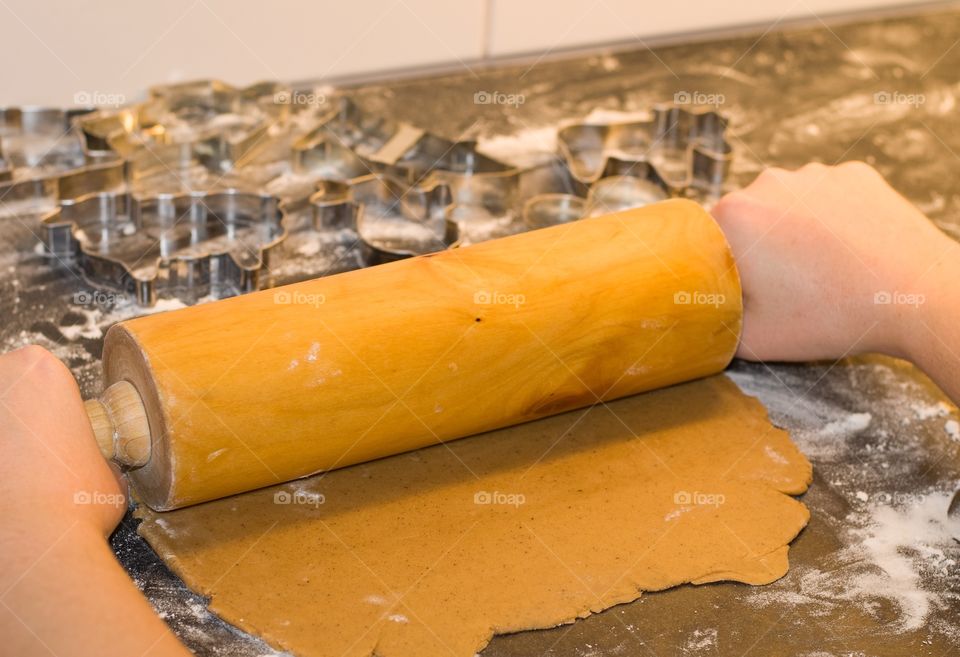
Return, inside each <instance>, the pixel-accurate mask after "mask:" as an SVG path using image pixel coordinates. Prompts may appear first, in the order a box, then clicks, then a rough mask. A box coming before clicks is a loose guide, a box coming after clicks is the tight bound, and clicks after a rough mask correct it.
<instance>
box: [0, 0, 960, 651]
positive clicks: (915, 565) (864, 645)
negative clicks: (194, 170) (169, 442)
mask: <svg viewBox="0 0 960 657" xmlns="http://www.w3.org/2000/svg"><path fill="white" fill-rule="evenodd" d="M957 35H960V10H952V9H949V8H948V9H941V10H938V11H937V12H935V13H926V14H922V15H915V16H908V17H899V18H887V19H882V20H865V21H862V22H856V23H848V24H842V25H840V24H836V25H835V24H832V23H829V22H828V23H825V24H818V25H816V26H814V27H812V28H809V29H797V30H789V31H785V32H780V31H776V30H771V31H769V32H767V33H765V34H763V35H759V34H757V35H753V36H745V37H742V38H733V39H725V40H719V41H713V42H706V43H697V44H690V45H680V46H673V47H666V48H659V49H656V50H654V51H650V50H647V49H640V50H636V51H631V52H618V53H610V54H598V55H591V56H583V57H580V58H573V59H568V60H562V61H555V60H552V61H549V62H547V61H541V62H536V63H533V62H531V63H530V64H527V65H523V66H516V67H513V66H512V67H504V68H497V69H490V70H473V71H470V70H465V71H464V72H462V73H459V74H456V75H452V76H447V77H439V78H430V79H415V80H405V81H400V82H396V83H390V84H380V85H370V86H364V87H360V88H356V89H353V90H351V91H350V93H351V95H353V96H354V97H355V99H356V100H357V101H358V102H359V103H361V104H362V105H363V106H364V107H367V108H369V109H370V110H372V111H376V112H382V113H384V114H388V115H391V116H395V117H397V118H401V119H405V120H408V121H411V122H413V123H416V124H420V125H424V126H429V127H430V129H432V130H435V131H437V132H440V133H442V134H444V135H445V136H448V137H451V138H457V137H459V138H466V137H472V138H479V139H481V143H482V144H483V146H484V147H485V148H486V149H487V150H488V152H490V153H491V154H494V155H497V156H499V157H501V158H505V159H510V158H513V157H519V158H522V157H524V156H525V155H526V154H528V153H531V152H536V151H541V152H542V151H552V150H553V148H554V141H553V137H554V127H555V126H556V124H557V123H558V122H560V121H562V120H566V119H573V118H577V117H584V116H586V115H588V114H591V113H593V114H594V116H595V117H596V116H601V115H604V114H606V115H608V116H613V117H618V116H621V117H622V116H628V117H629V116H631V115H633V114H634V113H638V112H643V111H645V110H646V109H647V108H649V107H650V106H651V105H652V104H654V103H657V102H662V101H673V100H674V99H676V98H680V99H682V98H684V96H683V95H682V94H688V95H689V96H690V97H693V95H695V94H701V95H702V96H700V97H712V98H713V100H714V101H716V102H718V104H719V109H720V110H721V111H723V112H724V113H725V114H726V115H727V116H729V117H730V122H731V123H730V134H728V138H729V140H730V142H731V143H732V145H733V148H734V151H735V159H734V164H733V171H732V173H731V178H730V180H729V182H728V186H729V187H736V186H738V185H743V184H746V183H747V182H749V181H750V179H751V178H752V177H753V176H755V175H756V173H757V172H759V171H760V170H761V169H762V168H763V167H764V166H770V165H775V166H782V167H796V166H799V165H801V164H802V163H804V162H807V161H810V160H818V161H821V162H826V163H834V162H837V161H841V160H845V159H862V160H866V161H868V162H870V163H872V164H873V165H874V166H876V167H877V168H878V169H880V171H881V172H882V173H883V174H884V175H885V176H887V177H888V179H889V180H890V181H891V183H892V184H893V185H894V186H895V187H896V188H897V189H898V190H900V191H901V192H902V193H903V194H905V195H906V196H907V197H909V198H910V200H912V201H913V202H914V203H916V204H917V205H918V206H919V207H920V208H921V209H922V210H923V211H924V212H926V213H927V214H928V215H929V216H930V217H931V218H932V219H933V220H934V221H935V222H937V224H938V225H939V226H940V227H941V228H942V229H943V230H945V231H947V232H948V233H950V234H951V235H953V236H955V237H960V194H958V193H957V183H956V180H957V177H958V175H957V174H958V171H960V156H958V153H960V124H958V122H957V120H956V113H957V107H956V105H957V98H958V94H960V82H958V80H957V76H956V71H957V70H958V69H960V47H957ZM480 91H486V92H499V93H503V94H522V95H523V99H524V102H523V103H522V104H517V105H497V104H486V105H485V104H480V105H477V104H475V103H474V94H476V93H477V92H480ZM677 94H681V95H680V96H678V95H677ZM38 238H39V231H38V229H37V225H36V221H35V218H31V217H23V216H21V217H5V218H3V219H2V220H0V317H2V318H3V319H2V322H0V350H2V351H6V350H9V349H13V348H16V347H18V346H22V345H24V344H28V343H33V342H35V343H39V344H42V345H44V346H46V347H48V348H50V349H51V350H53V351H54V352H55V353H56V354H57V355H58V356H59V357H61V358H62V359H63V360H64V361H65V362H66V363H67V364H68V365H69V366H70V367H71V369H72V370H73V372H74V373H75V374H76V376H77V378H78V380H79V382H80V385H81V388H82V390H83V392H84V394H85V395H93V394H96V393H97V392H99V387H100V378H99V367H100V354H101V349H102V336H103V332H104V330H105V329H106V327H107V326H109V324H111V323H112V322H114V321H116V320H118V319H123V318H126V317H130V316H134V315H136V314H138V313H140V312H142V311H141V310H139V309H137V308H136V307H135V306H133V305H126V306H125V305H123V304H119V305H111V304H109V303H108V304H106V305H104V306H100V305H96V304H89V303H86V304H78V303H77V295H78V294H79V295H81V297H82V295H83V294H85V293H86V294H91V292H90V288H89V286H88V285H87V284H86V283H85V282H84V281H83V280H81V279H80V278H79V277H76V276H73V275H71V274H70V273H69V272H65V271H64V270H63V269H61V268H57V267H56V266H54V263H51V262H50V261H49V259H48V258H47V257H45V256H44V255H43V250H42V248H41V247H40V246H39V239H38ZM285 248H287V249H291V250H292V251H293V252H292V253H291V254H290V256H291V257H290V258H288V260H287V261H286V262H287V264H285V265H284V269H283V271H278V272H274V274H275V276H276V279H277V282H286V281H292V280H300V279H304V278H308V277H310V276H312V275H317V274H318V273H321V272H329V271H331V263H329V262H318V260H317V258H315V257H313V255H314V254H315V251H316V249H314V248H312V247H311V244H309V243H306V242H304V241H302V240H301V241H298V240H297V239H296V237H293V238H291V239H290V240H289V241H288V244H287V245H286V246H285ZM338 260H340V259H338ZM338 266H339V267H348V266H349V263H347V264H341V265H338ZM181 305H182V303H181V302H178V301H175V300H161V302H160V304H159V305H158V307H157V308H156V309H155V310H163V309H168V308H175V307H179V306H181ZM729 374H730V376H731V377H732V378H733V379H734V380H735V381H736V382H737V383H738V384H739V385H740V386H741V387H742V388H743V389H744V390H745V391H746V392H748V393H750V394H754V395H756V396H758V397H759V398H760V399H761V401H762V402H763V403H764V404H765V405H766V406H767V408H768V409H769V410H770V413H771V417H772V418H773V420H774V422H775V423H776V424H778V425H780V426H783V427H785V428H787V429H788V430H789V431H790V432H791V434H792V436H793V438H794V440H795V441H796V442H797V444H798V445H799V447H800V448H801V449H802V450H803V451H804V453H805V454H806V455H807V456H808V458H809V459H810V460H811V461H812V462H813V465H814V471H815V479H814V483H813V485H812V487H811V489H810V491H809V492H808V493H807V494H806V495H805V496H804V498H803V501H804V503H805V504H806V505H807V506H808V507H809V508H810V510H811V513H812V520H811V522H810V525H809V526H808V527H807V528H806V529H805V530H804V532H803V533H802V534H801V535H800V537H799V538H798V539H797V540H796V541H795V543H794V544H793V548H792V550H791V565H792V567H791V571H790V573H789V574H788V575H787V576H786V577H785V578H783V579H782V580H780V581H778V582H776V583H774V584H772V585H769V586H765V587H749V586H743V585H738V584H730V583H721V584H715V585H708V586H697V587H694V586H685V587H680V588H677V589H673V590H669V591H664V592H660V593H653V594H649V595H646V596H644V597H643V598H641V599H640V600H638V601H637V602H635V603H632V604H628V605H621V606H618V607H615V608H613V609H610V610H608V611H606V612H603V613H600V614H597V615H594V616H591V617H590V618H587V619H585V620H582V621H579V622H577V623H575V624H573V625H569V626H564V627H560V628H556V629H553V630H548V631H539V632H526V633H520V634H516V635H511V636H504V637H497V638H496V639H494V641H493V642H492V643H491V644H490V645H489V646H488V648H487V649H486V650H484V653H483V654H484V655H487V656H489V657H499V656H507V655H511V656H514V657H519V656H527V655H529V656H531V657H532V656H540V655H543V656H555V657H560V656H567V655H569V656H579V657H588V656H597V657H600V656H606V655H610V656H613V655H700V654H702V655H760V656H762V655H807V656H809V657H813V656H814V655H816V656H827V655H836V656H840V655H863V656H868V655H938V656H942V655H948V654H951V653H952V652H953V651H954V650H955V649H956V647H957V646H958V645H960V564H958V562H960V545H958V544H957V543H956V542H954V541H953V540H952V538H951V537H950V533H949V531H947V529H946V527H945V526H944V524H943V519H944V517H945V508H946V504H947V502H948V500H949V497H950V495H951V494H952V492H953V490H954V489H955V488H956V487H957V485H958V481H960V425H958V422H957V414H956V410H955V409H954V408H953V407H952V406H950V405H948V404H946V403H945V400H944V398H943V397H942V395H941V393H939V392H938V391H937V390H936V389H935V388H934V387H933V386H931V385H930V384H929V382H928V381H926V379H925V378H924V377H923V376H922V375H920V374H919V373H918V372H917V371H916V370H914V369H913V368H912V367H910V366H909V365H908V364H905V363H903V362H899V361H894V360H891V359H887V358H882V357H862V358H855V359H848V360H843V361H841V362H838V363H822V364H810V365H769V366H767V365H756V364H748V363H743V362H735V363H734V364H733V365H732V367H731V369H730V372H729ZM135 522H136V521H134V520H133V519H132V518H131V517H130V516H129V515H128V516H127V518H126V519H125V521H124V523H123V525H122V526H121V527H120V529H119V530H118V531H117V533H116V534H115V536H114V537H113V546H114V548H115V551H116V553H117V555H118V557H119V559H120V560H121V562H122V563H123V564H124V566H125V567H126V568H127V569H128V571H129V572H130V574H131V575H132V576H133V578H134V579H135V581H136V582H137V584H138V586H140V587H141V589H142V590H143V591H144V593H145V594H146V595H147V596H148V597H149V598H150V600H151V601H152V602H153V603H154V604H155V606H156V607H157V609H158V610H159V611H160V613H161V614H162V615H163V616H164V617H165V618H166V619H167V620H168V622H170V623H171V625H172V626H173V627H174V629H175V630H176V632H177V633H178V634H179V635H180V636H181V638H182V639H183V640H184V642H186V644H187V645H188V646H190V647H191V648H192V649H193V650H194V651H196V652H197V653H198V654H201V655H223V656H226V655H265V654H272V651H271V650H270V649H269V647H267V646H265V645H264V644H263V643H262V642H260V641H258V640H257V639H255V638H252V637H249V636H246V635H244V634H243V633H241V632H239V631H237V630H235V629H234V628H231V627H229V626H228V625H226V624H224V623H223V622H222V621H220V620H219V619H217V618H216V617H214V616H212V615H211V614H210V613H209V612H207V611H206V609H205V603H204V600H203V599H202V598H199V597H197V596H195V595H193V594H191V593H190V592H189V591H187V590H186V589H185V587H184V586H183V584H182V583H181V582H180V581H179V580H178V579H177V578H176V577H175V576H174V575H172V574H171V573H170V571H169V570H167V569H166V567H165V566H164V565H163V564H162V562H161V561H160V560H159V558H158V557H157V556H156V555H155V554H154V553H153V552H152V550H151V549H150V548H149V546H148V545H146V543H145V542H144V541H143V540H142V539H141V538H140V537H139V536H138V535H137V534H136V528H135Z"/></svg>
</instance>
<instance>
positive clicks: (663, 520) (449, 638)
mask: <svg viewBox="0 0 960 657" xmlns="http://www.w3.org/2000/svg"><path fill="white" fill-rule="evenodd" d="M810 481H811V468H810V464H809V463H808V462H807V460H806V459H805V458H804V457H803V455H802V454H800V453H799V452H798V451H797V449H796V448H795V447H794V445H793V444H792V443H791V442H790V439H789V437H788V436H787V434H786V433H785V432H783V431H781V430H779V429H776V428H774V427H773V426H772V425H771V424H770V422H769V420H768V419H767V415H766V412H765V410H764V409H763V407H762V406H761V405H760V403H759V402H758V401H757V400H755V399H753V398H751V397H747V396H746V395H744V394H743V393H741V392H740V390H739V389H738V388H737V387H736V386H735V385H734V384H733V383H732V382H731V381H730V380H729V379H727V378H726V377H724V376H715V377H712V378H710V379H705V380H701V381H696V382H693V383H688V384H684V385H681V386H675V387H672V388H668V389H666V390H660V391H656V392H652V393H647V394H644V395H638V396H635V397H630V398H627V399H622V400H619V401H616V402H612V403H608V404H605V405H599V406H595V407H593V408H590V409H586V410H580V411H574V412H571V413H567V414H564V415H560V416H556V417H552V418H547V419H544V420H540V421H537V422H532V423H528V424H524V425H520V426H516V427H512V428H508V429H503V430H500V431H495V432H491V433H488V434H485V435H482V436H476V437H473V438H468V439H465V440H460V441H456V442H453V443H448V444H446V445H439V446H436V447H430V448H426V449H421V450H419V451H416V452H411V453H408V454H404V455H399V456H395V457H392V458H388V459H382V460H380V461H376V462H372V463H366V464H362V465H357V466H354V467H351V468H348V469H344V470H338V471H335V472H331V473H327V474H324V475H318V476H314V477H312V478H309V479H305V480H301V481H298V482H294V483H290V484H285V485H282V486H276V487H273V488H268V489H263V490H260V491H255V492H252V493H247V494H245V495H241V496H237V497H232V498H227V499H224V500H219V501H216V502H210V503H207V504H203V505H200V506H195V507H191V508H187V509H182V510H179V511H172V512H167V513H160V514H158V513H154V512H151V511H149V510H147V509H145V508H143V507H141V509H140V516H141V517H142V518H143V523H142V524H141V526H140V532H141V533H142V534H143V535H144V536H145V537H146V538H147V540H148V541H149V542H150V543H151V545H153V547H154V548H155V549H156V550H157V552H158V553H159V554H160V555H161V556H162V557H163V559H164V560H165V561H166V562H167V563H168V564H169V565H170V566H171V567H172V568H173V569H174V570H175V571H176V572H177V573H178V574H179V575H180V576H181V577H182V578H183V579H184V581H185V582H186V583H187V584H188V585H189V586H190V587H191V588H192V589H194V590H196V591H198V592H200V593H202V594H203V595H207V596H210V598H211V603H210V607H211V609H212V610H214V611H215V612H217V613H218V614H220V615H221V616H222V617H223V618H225V619H226V620H228V621H229V622H231V623H233V624H235V625H237V626H239V627H241V628H243V629H245V630H247V631H250V632H252V633H255V634H258V635H260V636H262V637H263V638H264V639H266V640H267V641H268V642H269V643H271V644H273V645H275V646H277V647H279V648H282V649H285V650H289V651H290V652H292V653H294V654H297V655H303V656H331V657H367V656H369V655H374V654H375V655H377V656H378V657H433V656H437V657H441V656H442V657H458V656H462V657H470V656H471V655H473V654H474V653H476V652H478V651H479V650H480V649H482V648H483V646H484V645H486V644H487V642H488V641H489V640H490V638H491V637H492V636H493V635H494V634H498V633H508V632H517V631H520V630H528V629H534V628H546V627H552V626H555V625H558V624H561V623H569V622H572V621H573V620H575V619H577V618H581V617H584V616H586V615H588V614H590V613H592V612H598V611H600V610H603V609H606V608H608V607H610V606H612V605H616V604H619V603H624V602H629V601H631V600H634V599H636V598H638V597H639V596H640V593H641V591H655V590H659V589H665V588H668V587H671V586H676V585H678V584H683V583H686V582H693V583H704V582H713V581H717V580H737V581H740V582H747V583H751V584H764V583H768V582H772V581H773V580H775V579H777V578H779V577H781V576H782V575H784V574H785V573H786V571H787V549H788V548H787V544H788V543H789V542H790V541H791V540H792V539H793V538H794V537H795V536H796V535H797V533H798V532H799V531H800V530H801V529H802V528H803V526H804V525H805V524H806V522H807V519H808V512H807V510H806V508H805V507H804V506H803V505H802V504H801V503H800V502H798V501H796V500H795V499H793V498H792V497H790V496H789V495H788V494H799V493H802V492H803V491H804V490H806V488H807V486H808V484H809V483H810Z"/></svg>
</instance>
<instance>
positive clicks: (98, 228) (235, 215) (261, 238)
mask: <svg viewBox="0 0 960 657" xmlns="http://www.w3.org/2000/svg"><path fill="white" fill-rule="evenodd" d="M284 216H285V215H284V212H283V208H282V206H281V204H280V202H279V200H278V199H277V198H276V197H274V196H271V195H269V194H261V193H256V192H248V191H242V190H238V189H224V190H218V191H211V192H191V193H185V194H159V195H154V196H147V197H139V196H137V195H135V194H132V193H116V192H98V193H92V194H87V195H85V196H82V197H80V198H78V199H75V200H69V201H65V202H62V203H61V205H60V207H59V208H57V209H56V210H54V211H52V212H50V213H48V214H47V215H46V216H44V217H43V219H42V224H43V227H44V231H45V244H46V247H47V249H48V250H49V251H50V252H51V253H52V254H53V255H55V256H56V257H57V258H58V259H61V260H64V261H66V262H68V263H70V264H73V265H75V266H77V267H78V268H79V269H80V271H81V272H83V273H84V274H85V275H86V276H87V277H88V278H90V279H93V280H96V281H97V282H98V283H109V284H110V286H111V287H112V288H113V289H116V290H118V291H120V292H122V293H124V294H129V295H131V296H132V297H133V298H134V299H135V300H136V301H137V303H139V304H140V305H144V306H152V305H154V304H155V303H156V300H157V295H158V292H160V291H166V290H172V291H175V292H179V293H180V295H184V294H186V295H187V296H190V297H192V298H199V297H202V296H204V295H206V294H208V293H210V292H211V291H216V292H217V293H218V294H219V295H221V296H228V295H229V294H231V293H233V294H239V293H244V292H250V291H254V290H258V289H260V288H261V287H264V286H265V283H266V278H265V277H264V276H262V274H263V271H264V270H265V269H266V268H267V267H268V266H269V261H270V257H271V254H272V252H273V251H274V250H275V249H276V248H277V246H278V245H279V244H280V243H281V242H282V241H283V240H284V238H285V237H286V234H287V232H286V227H285V225H284Z"/></svg>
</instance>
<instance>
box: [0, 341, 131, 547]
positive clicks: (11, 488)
mask: <svg viewBox="0 0 960 657" xmlns="http://www.w3.org/2000/svg"><path fill="white" fill-rule="evenodd" d="M125 508H126V485H125V484H124V483H123V481H122V479H121V478H120V476H119V473H117V472H116V471H115V470H113V469H112V468H111V466H109V465H108V464H107V461H106V460H105V459H104V458H103V456H101V454H100V451H99V449H98V448H97V443H96V441H95V440H94V438H93V431H92V429H91V428H90V421H89V420H88V418H87V414H86V412H85V411H84V408H83V401H82V400H81V399H80V391H79V389H78V388H77V383H76V381H74V379H73V376H72V375H71V374H70V371H69V370H68V369H67V368H66V367H65V366H64V365H63V363H61V362H60V361H59V360H57V359H56V358H55V357H54V356H53V355H52V354H50V352H48V351H46V350H45V349H43V348H41V347H37V346H29V347H24V348H23V349H18V350H17V351H14V352H11V353H8V354H3V355H0V522H2V523H4V524H6V523H18V522H21V521H24V522H25V521H27V520H30V521H31V522H35V521H36V519H38V518H43V519H45V520H46V521H49V522H51V523H65V524H68V525H72V524H74V523H77V522H79V523H87V524H89V525H91V526H93V527H95V528H96V529H97V530H98V531H99V532H101V533H102V534H104V535H109V534H110V532H112V531H113V529H114V528H115V527H116V526H117V523H118V522H120V519H121V518H122V517H123V512H124V509H125ZM26 524H29V523H26Z"/></svg>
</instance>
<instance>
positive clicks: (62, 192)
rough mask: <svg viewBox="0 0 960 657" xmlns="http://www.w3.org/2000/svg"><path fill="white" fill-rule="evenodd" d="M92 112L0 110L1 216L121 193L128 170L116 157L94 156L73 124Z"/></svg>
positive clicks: (35, 108) (36, 108) (40, 109)
mask: <svg viewBox="0 0 960 657" xmlns="http://www.w3.org/2000/svg"><path fill="white" fill-rule="evenodd" d="M89 112H91V110H89V109H78V110H60V109H51V108H40V107H33V108H7V109H0V139H3V142H2V147H3V150H2V151H0V161H2V164H0V215H6V214H15V213H17V212H35V211H37V210H40V209H47V208H48V207H49V206H50V205H53V204H55V203H56V202H57V201H59V200H61V199H69V198H76V197H77V196H81V195H83V194H87V193H89V192H93V191H100V190H117V189H122V188H123V186H124V185H125V183H126V176H127V169H126V166H125V164H124V163H123V162H122V161H121V160H119V159H118V158H116V157H111V158H104V157H98V158H90V157H87V155H86V154H85V152H84V150H83V147H82V141H81V140H80V138H79V136H78V134H77V133H76V131H75V129H74V126H73V121H74V119H76V118H77V117H81V116H84V115H86V114H88V113H89Z"/></svg>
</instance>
